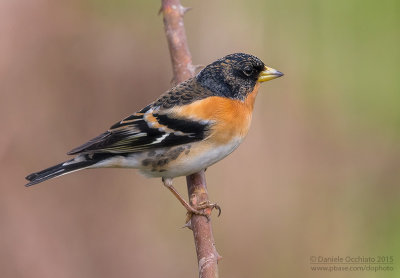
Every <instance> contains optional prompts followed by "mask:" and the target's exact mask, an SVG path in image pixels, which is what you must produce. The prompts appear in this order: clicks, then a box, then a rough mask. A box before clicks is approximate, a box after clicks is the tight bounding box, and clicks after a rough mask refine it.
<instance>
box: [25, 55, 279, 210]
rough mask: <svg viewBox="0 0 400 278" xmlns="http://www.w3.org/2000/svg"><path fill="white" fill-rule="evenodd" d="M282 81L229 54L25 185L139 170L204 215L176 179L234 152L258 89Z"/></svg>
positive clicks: (245, 57)
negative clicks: (98, 171)
mask: <svg viewBox="0 0 400 278" xmlns="http://www.w3.org/2000/svg"><path fill="white" fill-rule="evenodd" d="M282 75H283V74H282V73H281V72H279V71H277V70H275V69H272V68H270V67H267V66H265V64H264V63H263V62H262V61H261V60H260V59H258V58H257V57H255V56H252V55H249V54H244V53H235V54H231V55H227V56H225V57H223V58H221V59H219V60H217V61H215V62H213V63H212V64H210V65H208V66H206V67H205V68H204V69H203V70H201V71H200V72H199V73H198V74H197V75H196V76H195V77H193V78H190V79H188V80H186V81H184V82H182V83H180V84H178V85H177V86H175V87H174V88H172V89H171V90H169V91H167V92H165V93H164V94H162V95H161V96H160V97H159V98H158V99H157V100H155V101H154V102H152V103H151V104H149V105H148V106H146V107H145V108H143V109H142V110H140V111H139V112H137V113H134V114H132V115H130V116H128V117H127V118H125V119H123V120H122V121H120V122H118V123H116V124H114V125H113V126H111V127H110V128H109V129H108V130H107V131H106V132H104V133H102V134H100V135H99V136H97V137H95V138H93V139H91V140H90V141H88V142H87V143H85V144H83V145H81V146H79V147H77V148H75V149H73V150H71V151H70V152H69V153H68V154H69V155H75V157H74V158H72V159H70V160H68V161H65V162H63V163H60V164H58V165H55V166H53V167H50V168H47V169H45V170H42V171H40V172H36V173H33V174H30V175H28V176H27V177H26V179H27V180H28V181H29V183H28V184H26V186H31V185H34V184H37V183H40V182H43V181H45V180H48V179H51V178H55V177H58V176H62V175H65V174H68V173H72V172H75V171H78V170H82V169H91V168H103V167H123V168H136V169H139V171H140V172H141V173H143V174H144V175H145V176H148V177H161V178H162V179H163V182H164V185H165V186H166V187H167V188H168V189H170V190H171V191H172V193H174V195H175V196H176V197H177V198H178V199H179V201H180V202H181V203H182V204H183V205H184V206H185V207H186V209H187V210H188V211H189V212H190V213H196V214H202V213H200V212H199V211H198V210H197V209H195V208H192V207H191V206H190V205H189V204H188V203H187V202H186V201H185V200H184V199H183V198H182V197H180V196H179V194H178V193H177V191H176V190H175V188H174V187H173V186H172V179H173V178H175V177H179V176H187V175H190V174H193V173H196V172H199V171H201V170H203V169H206V168H207V167H209V166H210V165H212V164H214V163H216V162H218V161H219V160H221V159H223V158H224V157H226V156H227V155H229V154H230V153H232V152H233V151H234V150H235V149H236V148H237V147H238V146H239V145H240V143H241V142H242V141H243V139H244V137H245V136H246V134H247V132H248V130H249V127H250V122H251V118H252V112H253V107H254V101H255V98H256V96H257V92H258V89H259V86H260V83H262V82H265V81H269V80H271V79H274V78H277V77H280V76H282Z"/></svg>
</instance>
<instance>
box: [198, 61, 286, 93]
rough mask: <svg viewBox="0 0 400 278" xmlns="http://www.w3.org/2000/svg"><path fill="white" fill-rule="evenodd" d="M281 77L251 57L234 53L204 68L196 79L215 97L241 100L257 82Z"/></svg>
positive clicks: (277, 72) (275, 71)
mask: <svg viewBox="0 0 400 278" xmlns="http://www.w3.org/2000/svg"><path fill="white" fill-rule="evenodd" d="M282 75H283V73H281V72H280V71H277V70H275V69H273V68H270V67H267V66H265V64H264V63H263V62H262V61H261V60H260V59H258V58H257V57H255V56H253V55H250V54H245V53H235V54H230V55H227V56H225V57H223V58H221V59H219V60H217V61H215V62H213V63H212V64H210V65H208V66H206V67H205V68H204V69H203V70H202V71H200V72H199V73H198V74H197V76H196V78H197V81H198V82H199V83H200V84H201V85H202V86H203V87H204V88H206V89H208V90H210V91H212V92H213V93H215V94H216V95H220V96H225V97H229V98H233V99H240V100H243V99H245V98H246V96H247V95H248V94H249V93H251V92H252V91H253V90H254V87H255V85H256V84H257V83H258V82H265V81H269V80H272V79H275V78H278V77H280V76H282Z"/></svg>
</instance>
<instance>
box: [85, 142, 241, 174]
mask: <svg viewBox="0 0 400 278" xmlns="http://www.w3.org/2000/svg"><path fill="white" fill-rule="evenodd" d="M241 142H242V139H239V138H236V139H234V140H232V141H231V142H230V143H229V144H225V145H224V146H218V147H216V146H214V145H212V144H204V141H203V142H202V143H201V144H199V143H193V144H190V145H189V144H188V145H183V146H178V147H172V148H165V149H159V150H156V151H154V150H153V151H144V152H140V153H134V154H131V155H128V156H118V155H116V156H115V157H112V158H110V159H107V160H104V161H102V162H99V163H97V164H96V165H93V166H91V167H90V168H101V167H121V168H136V169H139V171H140V172H141V173H142V174H144V175H145V176H147V177H165V178H174V177H179V176H187V175H190V174H193V173H196V172H199V171H201V170H203V169H205V168H207V167H209V166H211V165H213V164H214V163H216V162H218V161H219V160H221V159H223V158H224V157H226V156H227V155H229V154H230V153H232V152H233V151H234V150H235V149H236V148H237V147H238V146H239V145H240V143H241Z"/></svg>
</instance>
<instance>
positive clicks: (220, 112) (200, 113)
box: [177, 83, 259, 144]
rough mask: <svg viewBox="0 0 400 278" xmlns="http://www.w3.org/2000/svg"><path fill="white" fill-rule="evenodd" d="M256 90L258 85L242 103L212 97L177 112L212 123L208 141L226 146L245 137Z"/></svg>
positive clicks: (181, 108)
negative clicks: (234, 139)
mask: <svg viewBox="0 0 400 278" xmlns="http://www.w3.org/2000/svg"><path fill="white" fill-rule="evenodd" d="M258 88H259V83H257V84H256V86H255V88H254V90H253V92H251V93H250V94H249V95H248V96H247V98H246V99H245V100H244V101H240V100H232V99H229V98H225V97H219V96H213V97H208V98H206V99H203V100H200V101H196V102H194V103H192V104H189V105H186V106H183V107H179V108H177V110H178V111H177V112H178V114H179V115H182V116H184V117H187V118H192V119H196V120H211V121H214V122H215V125H214V126H213V128H212V132H211V134H210V137H209V141H210V142H215V143H218V144H226V143H228V142H230V141H231V140H232V139H233V138H237V137H239V138H241V137H244V136H246V134H247V132H248V130H249V127H250V123H251V116H252V112H253V107H254V101H255V98H256V95H257V92H258Z"/></svg>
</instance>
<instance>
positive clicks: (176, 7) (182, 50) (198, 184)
mask: <svg viewBox="0 0 400 278" xmlns="http://www.w3.org/2000/svg"><path fill="white" fill-rule="evenodd" d="M161 1H162V7H161V12H162V13H163V16H164V30H165V34H166V37H167V41H168V47H169V52H170V56H171V62H172V69H173V74H174V81H175V82H176V83H179V82H182V81H184V80H186V79H188V78H190V77H193V75H194V67H193V65H192V56H191V55H190V52H189V47H188V44H187V40H186V33H185V28H184V24H183V15H184V14H185V12H187V11H188V10H189V9H188V8H184V7H183V6H182V5H181V3H180V1H179V0H161ZM186 181H187V187H188V193H189V201H190V205H191V206H193V207H196V206H197V205H198V204H201V203H203V202H208V193H207V185H206V179H205V175H204V171H201V172H199V173H195V174H192V175H190V176H187V177H186ZM206 213H207V214H211V209H207V210H206ZM188 224H189V228H190V229H191V230H192V231H193V236H194V242H195V246H196V253H197V261H198V266H199V277H200V278H211V277H212V278H215V277H218V265H217V263H218V260H219V259H220V258H221V257H220V256H219V255H218V252H217V250H216V249H215V243H214V236H213V234H212V227H211V220H210V221H208V220H207V218H206V217H204V216H199V215H193V216H192V217H191V220H190V222H189V223H188Z"/></svg>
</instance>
